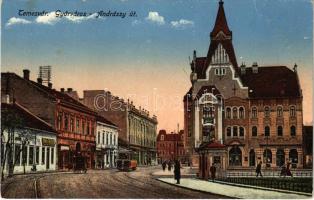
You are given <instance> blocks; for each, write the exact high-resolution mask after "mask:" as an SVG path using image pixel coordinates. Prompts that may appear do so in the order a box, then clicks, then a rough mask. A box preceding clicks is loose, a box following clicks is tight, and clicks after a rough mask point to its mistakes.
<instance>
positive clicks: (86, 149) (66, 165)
mask: <svg viewBox="0 0 314 200" xmlns="http://www.w3.org/2000/svg"><path fill="white" fill-rule="evenodd" d="M77 156H82V157H84V160H85V166H86V168H87V169H90V168H94V166H95V159H94V156H95V144H94V143H93V142H86V141H75V140H69V139H62V138H58V168H59V170H68V169H73V167H74V166H75V158H76V157H77Z"/></svg>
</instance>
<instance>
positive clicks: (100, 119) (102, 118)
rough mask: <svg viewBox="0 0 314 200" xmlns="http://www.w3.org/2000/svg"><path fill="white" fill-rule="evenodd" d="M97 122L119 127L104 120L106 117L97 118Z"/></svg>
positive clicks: (98, 116)
mask: <svg viewBox="0 0 314 200" xmlns="http://www.w3.org/2000/svg"><path fill="white" fill-rule="evenodd" d="M96 120H97V121H99V122H102V123H105V124H108V125H111V126H115V127H118V126H117V125H115V124H114V123H112V122H111V121H109V120H108V119H106V118H104V117H102V116H100V115H97V116H96Z"/></svg>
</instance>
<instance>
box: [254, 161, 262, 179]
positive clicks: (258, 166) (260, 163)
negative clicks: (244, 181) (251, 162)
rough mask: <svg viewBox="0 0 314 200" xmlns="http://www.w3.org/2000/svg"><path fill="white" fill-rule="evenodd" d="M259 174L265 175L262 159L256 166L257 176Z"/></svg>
mask: <svg viewBox="0 0 314 200" xmlns="http://www.w3.org/2000/svg"><path fill="white" fill-rule="evenodd" d="M258 175H261V177H263V175H262V161H260V162H259V163H258V164H257V166H256V177H258Z"/></svg>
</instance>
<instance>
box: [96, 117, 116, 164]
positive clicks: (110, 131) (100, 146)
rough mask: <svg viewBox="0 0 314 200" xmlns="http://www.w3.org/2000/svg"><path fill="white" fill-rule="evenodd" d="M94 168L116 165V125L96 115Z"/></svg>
mask: <svg viewBox="0 0 314 200" xmlns="http://www.w3.org/2000/svg"><path fill="white" fill-rule="evenodd" d="M96 121H97V130H96V158H95V161H96V162H95V164H96V166H95V168H96V169H104V168H108V167H110V168H112V167H116V159H117V156H118V127H117V126H116V125H115V124H113V123H112V122H110V121H108V120H107V119H105V118H104V117H101V116H97V118H96Z"/></svg>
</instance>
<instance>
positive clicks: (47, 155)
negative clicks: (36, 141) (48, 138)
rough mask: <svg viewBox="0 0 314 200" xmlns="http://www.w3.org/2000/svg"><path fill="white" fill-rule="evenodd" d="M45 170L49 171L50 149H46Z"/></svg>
mask: <svg viewBox="0 0 314 200" xmlns="http://www.w3.org/2000/svg"><path fill="white" fill-rule="evenodd" d="M46 158H47V159H46V169H49V166H50V148H49V147H48V148H47V154H46Z"/></svg>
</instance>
